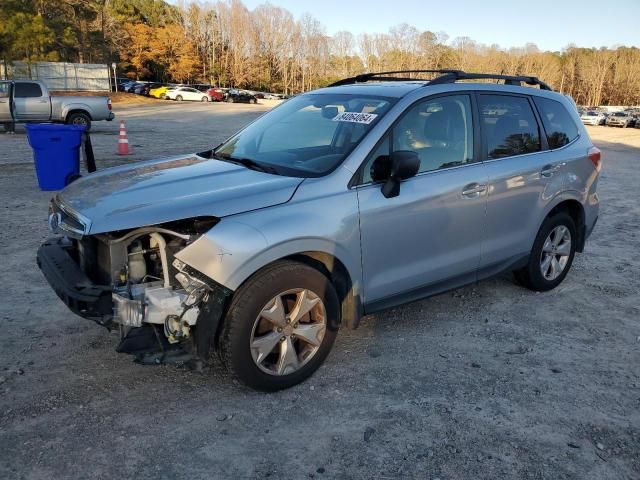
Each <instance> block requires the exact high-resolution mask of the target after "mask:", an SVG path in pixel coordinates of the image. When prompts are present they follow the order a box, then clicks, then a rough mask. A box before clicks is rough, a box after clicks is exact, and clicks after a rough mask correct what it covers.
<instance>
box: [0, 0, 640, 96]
mask: <svg viewBox="0 0 640 480" xmlns="http://www.w3.org/2000/svg"><path fill="white" fill-rule="evenodd" d="M0 59H2V60H3V61H4V62H5V63H8V62H11V61H13V60H24V61H27V62H33V61H38V60H49V61H69V62H79V63H108V64H111V63H112V62H115V63H117V65H118V70H119V74H121V75H122V76H127V77H129V78H132V79H138V80H155V81H163V82H166V81H176V82H184V83H212V84H216V85H221V86H235V87H241V88H251V89H256V90H270V91H277V92H283V93H297V92H301V91H306V90H310V89H313V88H317V87H321V86H324V85H327V84H328V83H330V82H332V81H335V80H338V79H340V78H344V77H347V76H352V75H356V74H358V73H362V72H365V71H384V70H403V69H439V68H455V69H461V70H467V71H474V72H492V73H505V74H527V75H535V76H537V77H539V78H540V79H542V80H544V81H545V82H547V83H548V84H550V85H551V86H552V87H553V88H554V89H556V90H558V91H561V92H563V93H567V94H569V95H571V96H572V97H573V98H574V99H575V100H576V102H577V103H578V104H582V105H637V104H640V49H638V48H635V47H618V48H614V49H612V48H600V49H595V48H580V47H577V46H575V45H569V46H567V47H566V48H564V49H563V50H562V51H556V52H550V51H541V50H539V49H538V48H537V47H536V45H534V44H526V45H525V46H524V47H521V48H509V49H504V48H500V47H499V46H498V45H484V44H480V43H477V42H474V41H473V40H472V39H470V38H468V37H457V38H454V39H450V38H449V37H448V36H447V35H446V33H444V32H430V31H420V30H418V29H417V28H416V27H414V26H412V25H409V24H406V23H403V24H400V25H396V26H393V27H391V28H390V29H389V31H388V32H386V33H363V34H360V35H358V36H355V35H353V34H352V33H351V32H347V31H342V32H337V33H336V34H334V35H332V36H330V35H327V32H326V29H325V28H324V26H323V25H322V24H321V23H320V22H319V21H318V20H317V19H315V18H314V17H313V16H312V15H309V14H305V15H303V16H302V17H301V18H298V19H296V18H294V17H293V15H292V14H291V12H289V11H287V10H286V9H284V8H280V7H277V6H274V5H271V4H269V3H265V4H263V5H260V6H258V7H257V8H255V9H254V10H249V9H248V8H247V7H246V6H245V5H244V4H243V3H242V1H241V0H226V1H217V2H206V3H202V2H195V1H190V2H187V1H180V2H177V3H175V4H169V3H166V2H165V1H163V0H2V8H1V9H0Z"/></svg>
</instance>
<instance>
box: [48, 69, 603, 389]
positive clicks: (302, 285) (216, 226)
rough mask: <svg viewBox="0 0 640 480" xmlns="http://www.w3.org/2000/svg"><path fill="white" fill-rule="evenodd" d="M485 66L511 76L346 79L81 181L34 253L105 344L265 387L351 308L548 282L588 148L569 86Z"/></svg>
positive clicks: (281, 381)
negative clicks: (114, 332)
mask: <svg viewBox="0 0 640 480" xmlns="http://www.w3.org/2000/svg"><path fill="white" fill-rule="evenodd" d="M414 74H415V72H414ZM429 75H432V73H430V74H429ZM492 77H493V78H496V79H502V80H507V81H509V83H510V84H509V85H503V84H497V83H470V82H469V80H473V79H478V78H483V79H485V78H486V75H480V74H472V73H465V72H460V71H442V72H441V75H440V76H438V77H436V78H435V79H432V80H430V81H427V80H424V81H418V80H411V81H407V82H405V81H401V80H400V79H397V80H395V81H393V82H392V81H387V82H375V80H382V79H384V78H386V77H384V76H376V75H375V74H365V75H359V76H358V77H353V78H349V79H344V80H342V81H340V82H336V83H335V84H334V85H332V86H330V87H328V88H323V89H320V90H316V91H313V92H309V93H304V94H300V95H298V96H296V97H293V98H291V99H290V100H289V101H287V102H286V103H284V104H283V105H281V106H280V107H278V108H276V109H273V110H271V111H270V112H268V113H266V114H265V115H263V116H262V117H260V118H258V119H257V120H255V121H254V122H253V123H251V124H250V125H249V126H247V127H245V128H244V129H243V130H241V131H240V132H239V133H237V134H236V135H234V136H232V137H231V138H230V139H228V140H226V141H225V142H223V143H222V144H221V145H220V146H218V147H216V148H215V149H211V150H207V151H204V152H200V153H191V154H188V155H184V156H174V157H170V158H166V159H164V160H152V161H147V162H142V163H137V164H128V165H123V166H119V167H115V168H111V169H106V170H102V171H100V172H97V173H94V174H91V175H87V176H84V177H82V178H81V179H79V180H76V181H75V182H73V183H72V184H70V185H69V186H68V187H66V188H65V189H64V190H63V191H61V192H60V193H59V194H58V195H56V196H55V197H54V198H53V200H52V202H51V205H50V210H49V211H50V214H49V226H50V228H51V229H52V230H53V232H54V233H56V234H59V235H61V236H59V237H54V238H53V239H50V240H48V241H46V242H45V243H44V244H43V245H42V246H41V247H40V249H39V251H38V265H39V266H40V268H41V269H42V271H43V273H44V275H45V277H46V278H47V280H48V281H49V283H50V284H51V285H52V287H53V289H54V291H55V292H56V293H57V294H58V296H59V297H60V298H61V299H62V300H63V301H64V302H65V303H66V304H67V305H68V306H69V308H70V309H71V310H72V311H73V312H75V313H77V314H78V315H80V316H82V317H85V318H88V319H91V320H94V321H96V322H98V323H99V324H101V325H104V326H106V327H115V328H118V327H122V328H120V331H121V332H122V334H121V335H122V336H121V342H120V345H119V347H118V351H119V352H126V353H135V354H136V356H137V358H138V359H139V360H141V361H144V360H145V359H146V360H147V361H150V362H151V363H153V362H154V361H155V360H154V359H158V361H160V360H161V359H163V358H167V355H170V354H171V352H172V351H175V350H176V349H178V350H179V347H180V346H183V350H182V353H181V355H183V356H184V355H186V353H185V352H191V353H190V354H191V355H197V356H199V357H201V358H203V359H207V358H209V354H210V351H211V348H214V349H216V350H217V351H218V353H219V357H220V358H221V359H222V362H223V363H224V364H225V365H226V366H227V367H228V368H229V369H230V371H231V372H232V373H233V374H234V375H235V376H236V377H237V378H239V379H240V380H241V381H243V382H244V383H246V384H248V385H250V386H252V387H254V388H257V389H261V390H278V389H282V388H286V387H290V386H292V385H294V384H296V383H298V382H301V381H302V380H304V379H305V378H307V377H308V376H309V375H311V374H312V373H313V372H314V371H315V370H316V369H317V368H318V367H319V366H320V364H321V363H322V362H323V361H324V359H325V358H326V357H327V355H328V354H329V351H330V350H331V347H332V345H333V342H334V340H335V339H336V335H337V333H338V328H339V326H340V325H341V324H342V325H346V326H349V327H351V328H355V327H357V325H358V322H359V320H360V318H361V317H362V316H363V315H365V314H370V313H374V312H377V311H380V310H383V309H387V308H392V307H395V306H398V305H401V304H403V303H407V302H412V301H415V300H418V299H421V298H424V297H428V296H430V295H435V294H439V293H442V292H444V291H446V290H450V289H453V288H457V287H460V286H462V285H465V284H469V283H474V282H477V281H479V280H482V279H484V278H487V277H490V276H492V275H495V274H498V273H500V272H503V271H513V272H515V277H516V279H517V281H518V282H519V283H520V284H522V285H523V286H525V287H527V288H529V289H531V290H534V291H547V290H551V289H553V288H555V287H557V286H558V285H559V284H560V283H561V282H562V281H563V280H564V278H565V277H566V275H567V274H568V272H569V270H570V268H571V264H572V262H573V259H574V255H575V254H576V252H582V251H583V248H584V245H585V241H586V240H587V238H588V237H589V235H590V234H591V232H592V231H593V229H594V226H595V224H596V220H597V219H598V210H599V198H598V194H597V191H596V190H597V184H598V177H599V172H600V169H601V164H600V151H599V150H598V149H597V148H596V147H594V145H593V143H592V141H591V139H590V138H589V134H588V132H587V131H586V130H585V128H584V126H583V125H582V124H581V122H580V119H579V117H578V115H577V112H576V110H575V108H574V107H573V104H572V101H571V100H570V99H569V98H567V97H566V96H565V95H562V94H560V93H556V92H553V91H551V90H550V89H549V87H548V86H547V85H546V84H545V83H544V82H541V81H540V80H537V79H535V78H533V77H511V76H505V75H493V76H492ZM458 80H465V81H466V83H464V84H456V82H457V81H458ZM522 82H526V83H527V84H534V85H538V86H539V87H540V88H529V87H523V86H517V83H522ZM581 274H582V272H578V273H577V275H581ZM578 281H579V280H578ZM563 295H570V293H569V292H568V291H565V292H558V294H557V295H555V296H553V297H545V298H546V301H548V302H554V301H557V302H560V303H561V302H562V296H563ZM170 345H173V350H172V349H170V348H169V346H170ZM154 355H155V356H154ZM181 358H184V357H181Z"/></svg>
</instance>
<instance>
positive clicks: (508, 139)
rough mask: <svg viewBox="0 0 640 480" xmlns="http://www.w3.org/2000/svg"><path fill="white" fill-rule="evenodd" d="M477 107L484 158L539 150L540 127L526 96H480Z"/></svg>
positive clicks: (509, 155) (510, 155)
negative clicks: (482, 134) (483, 141)
mask: <svg viewBox="0 0 640 480" xmlns="http://www.w3.org/2000/svg"><path fill="white" fill-rule="evenodd" d="M478 107H479V110H480V119H481V122H482V127H483V132H484V137H485V143H486V155H487V158H489V159H494V158H503V157H512V156H514V155H523V154H526V153H532V152H538V151H540V149H541V146H540V129H539V127H538V122H537V121H536V117H535V115H534V113H533V110H532V109H531V104H530V103H529V100H527V98H526V97H515V96H509V95H480V96H479V105H478Z"/></svg>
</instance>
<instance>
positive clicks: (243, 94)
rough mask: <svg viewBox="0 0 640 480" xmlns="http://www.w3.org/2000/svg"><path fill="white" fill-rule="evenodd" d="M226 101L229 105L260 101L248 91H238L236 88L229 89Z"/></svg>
mask: <svg viewBox="0 0 640 480" xmlns="http://www.w3.org/2000/svg"><path fill="white" fill-rule="evenodd" d="M225 101H226V102H229V103H254V104H255V103H258V99H257V98H256V97H255V95H253V94H251V93H249V92H247V91H246V90H238V89H236V88H231V89H229V91H228V92H227V98H226V99H225Z"/></svg>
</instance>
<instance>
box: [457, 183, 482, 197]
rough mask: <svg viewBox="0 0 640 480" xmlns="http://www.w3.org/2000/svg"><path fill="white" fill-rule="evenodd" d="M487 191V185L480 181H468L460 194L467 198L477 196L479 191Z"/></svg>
mask: <svg viewBox="0 0 640 480" xmlns="http://www.w3.org/2000/svg"><path fill="white" fill-rule="evenodd" d="M486 191H487V186H486V185H483V184H480V183H470V184H469V185H466V186H465V187H464V188H463V189H462V195H463V196H465V197H467V198H475V197H479V196H480V194H481V193H484V192H486Z"/></svg>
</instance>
